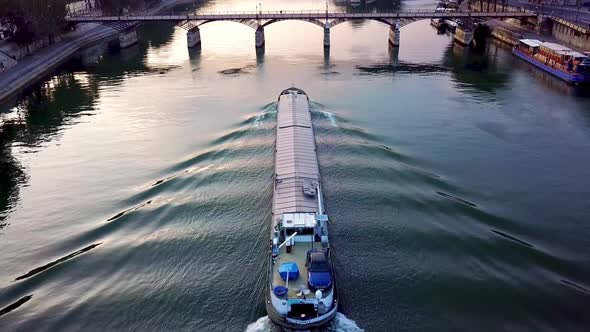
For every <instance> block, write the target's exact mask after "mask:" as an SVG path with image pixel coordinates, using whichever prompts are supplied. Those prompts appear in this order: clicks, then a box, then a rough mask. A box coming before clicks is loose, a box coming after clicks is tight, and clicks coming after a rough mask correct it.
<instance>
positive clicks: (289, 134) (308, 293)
mask: <svg viewBox="0 0 590 332" xmlns="http://www.w3.org/2000/svg"><path fill="white" fill-rule="evenodd" d="M269 256H270V257H269V270H268V274H269V280H268V286H267V287H268V290H267V295H266V310H267V312H268V315H269V317H270V318H271V319H272V320H273V321H274V322H275V323H277V324H279V325H281V326H284V327H287V328H292V329H308V328H312V327H318V326H321V325H324V324H326V323H327V322H329V321H330V320H331V319H333V318H334V316H335V315H336V312H337V310H338V298H337V290H336V281H335V278H334V268H333V265H332V253H331V249H330V242H329V240H328V216H327V215H326V214H325V213H324V206H323V198H322V190H321V179H320V172H319V166H318V159H317V154H316V145H315V139H314V132H313V126H312V123H311V113H310V110H309V99H308V97H307V95H306V94H305V92H303V91H302V90H300V89H297V88H289V89H287V90H285V91H283V92H281V94H280V96H279V101H278V116H277V140H276V154H275V179H274V195H273V211H272V227H271V240H270V250H269Z"/></svg>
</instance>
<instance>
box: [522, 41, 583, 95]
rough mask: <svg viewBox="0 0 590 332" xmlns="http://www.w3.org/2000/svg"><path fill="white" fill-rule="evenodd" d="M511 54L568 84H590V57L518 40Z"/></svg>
mask: <svg viewBox="0 0 590 332" xmlns="http://www.w3.org/2000/svg"><path fill="white" fill-rule="evenodd" d="M512 53H513V54H514V55H516V56H517V57H519V58H521V59H523V60H525V61H527V62H529V63H531V64H533V65H535V66H537V67H539V68H541V69H543V70H544V71H546V72H549V73H550V74H553V75H555V76H557V77H559V78H561V79H562V80H564V81H566V82H568V83H571V84H575V85H581V84H588V83H590V57H588V56H587V55H586V54H583V53H580V52H577V51H574V50H572V49H570V48H568V47H566V46H563V45H559V44H556V43H549V42H542V41H540V40H537V39H520V40H519V41H518V44H517V45H516V46H514V48H513V49H512Z"/></svg>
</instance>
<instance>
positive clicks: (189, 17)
mask: <svg viewBox="0 0 590 332" xmlns="http://www.w3.org/2000/svg"><path fill="white" fill-rule="evenodd" d="M530 17H533V18H534V17H537V14H536V13H534V12H531V11H526V10H522V9H521V8H517V7H512V8H506V7H503V8H502V10H501V11H471V10H458V11H452V12H450V11H436V10H422V11H397V12H389V13H347V12H331V11H327V10H326V11H325V12H322V11H283V10H277V11H264V12H262V11H252V12H248V11H244V12H224V13H195V12H182V13H168V14H155V15H141V14H137V13H135V14H129V15H119V16H109V15H102V14H100V13H97V12H77V13H71V14H70V15H68V16H67V17H66V20H67V21H68V22H71V23H74V24H77V23H89V22H92V23H101V24H104V25H107V26H110V27H112V28H114V29H117V30H120V31H122V33H121V36H120V41H121V46H122V47H126V46H128V45H127V44H130V43H133V42H134V41H137V35H136V33H135V30H133V29H132V27H133V26H135V25H136V24H138V23H140V22H175V23H176V24H178V25H179V26H181V27H182V28H184V29H186V30H187V31H188V32H187V42H188V46H189V47H195V46H200V44H201V35H200V31H199V27H200V26H202V25H203V24H207V23H210V22H218V21H231V22H238V23H241V24H244V25H247V26H249V27H251V28H252V29H254V30H255V45H256V47H263V46H264V43H265V39H264V28H265V27H266V26H268V25H270V24H274V23H277V22H280V21H287V20H298V21H304V22H309V23H312V24H315V25H317V26H319V27H321V28H323V29H324V46H325V47H329V46H330V29H331V28H333V27H335V26H337V25H339V24H341V23H344V22H348V21H353V20H374V21H378V22H381V23H384V24H386V25H388V26H389V28H390V29H389V43H390V44H391V45H392V46H399V35H400V30H399V29H400V28H401V27H403V26H404V25H406V24H409V23H412V22H414V21H418V20H424V19H449V20H455V21H457V22H458V23H459V26H460V27H461V29H462V31H463V30H469V29H472V28H471V27H472V26H473V25H474V24H476V23H478V22H482V21H487V20H490V19H495V18H497V19H505V18H517V19H526V18H530ZM464 32H466V31H464ZM467 34H468V33H467ZM469 38H471V37H469ZM469 42H470V40H469V41H468V42H466V44H469Z"/></svg>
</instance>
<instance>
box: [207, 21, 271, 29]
mask: <svg viewBox="0 0 590 332" xmlns="http://www.w3.org/2000/svg"><path fill="white" fill-rule="evenodd" d="M212 22H235V23H241V24H243V25H245V26H248V27H250V28H252V29H254V30H258V29H259V28H260V27H262V25H260V24H258V22H257V21H256V20H247V19H246V20H206V21H198V22H197V24H196V26H197V27H201V26H202V25H203V24H207V23H212Z"/></svg>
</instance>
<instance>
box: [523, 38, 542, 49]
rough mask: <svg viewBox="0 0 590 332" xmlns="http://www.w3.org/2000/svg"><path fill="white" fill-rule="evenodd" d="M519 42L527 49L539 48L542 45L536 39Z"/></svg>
mask: <svg viewBox="0 0 590 332" xmlns="http://www.w3.org/2000/svg"><path fill="white" fill-rule="evenodd" d="M519 42H521V43H522V44H524V45H526V46H529V47H539V46H541V44H543V42H542V41H540V40H537V39H520V40H519Z"/></svg>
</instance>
